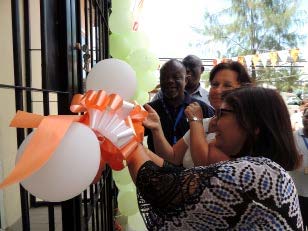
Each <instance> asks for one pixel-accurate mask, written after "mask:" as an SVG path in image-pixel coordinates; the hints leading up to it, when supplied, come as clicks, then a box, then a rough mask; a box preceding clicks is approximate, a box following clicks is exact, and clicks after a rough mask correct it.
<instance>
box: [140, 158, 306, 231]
mask: <svg viewBox="0 0 308 231" xmlns="http://www.w3.org/2000/svg"><path fill="white" fill-rule="evenodd" d="M136 186H137V189H138V202H139V208H140V211H141V214H142V216H143V218H144V220H145V223H146V226H147V228H148V229H149V230H242V231H244V230H247V231H252V230H281V231H285V230H303V229H302V217H301V214H300V209H299V204H298V197H297V193H296V189H295V186H294V183H293V181H292V179H291V177H290V176H289V175H288V173H287V172H286V171H285V170H284V169H283V168H282V167H280V166H279V165H278V164H276V163H274V162H273V161H271V160H269V159H266V158H261V157H243V158H238V159H236V160H232V161H226V162H219V163H217V164H214V165H210V166H208V167H195V168H191V169H185V170H184V169H180V168H168V167H158V166H157V165H155V164H154V163H153V162H151V161H148V162H146V163H144V165H143V166H142V167H141V168H140V170H139V172H138V176H137V182H136Z"/></svg>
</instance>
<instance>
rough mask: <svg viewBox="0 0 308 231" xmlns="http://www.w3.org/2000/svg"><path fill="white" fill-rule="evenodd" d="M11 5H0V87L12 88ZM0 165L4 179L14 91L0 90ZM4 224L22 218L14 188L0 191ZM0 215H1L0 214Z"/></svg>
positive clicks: (12, 141)
mask: <svg viewBox="0 0 308 231" xmlns="http://www.w3.org/2000/svg"><path fill="white" fill-rule="evenodd" d="M11 18H12V17H11V1H10V0H1V1H0V35H1V36H0V51H1V55H0V70H1V74H0V84H8V85H14V69H13V44H12V23H11ZM0 108H1V113H0V162H1V165H2V166H3V175H2V178H3V177H4V176H7V175H8V174H9V172H10V171H11V170H12V169H13V167H14V163H15V155H16V150H17V144H16V129H15V128H10V127H9V123H10V120H11V119H12V118H13V116H14V114H15V95H14V90H11V89H3V88H0ZM2 206H3V208H4V224H2V226H4V227H7V226H10V225H12V224H13V223H15V222H16V221H17V220H18V219H19V218H20V216H21V209H20V196H19V186H18V184H15V185H13V186H10V187H8V188H6V189H5V190H3V205H2ZM2 215H3V214H2Z"/></svg>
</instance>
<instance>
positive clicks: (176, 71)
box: [145, 59, 214, 151]
mask: <svg viewBox="0 0 308 231" xmlns="http://www.w3.org/2000/svg"><path fill="white" fill-rule="evenodd" d="M186 75H187V74H186V68H185V66H184V65H183V63H182V62H180V61H179V60H177V59H170V60H169V61H167V62H166V63H165V64H164V65H163V66H162V67H161V69H160V86H161V91H162V93H163V97H162V98H161V99H157V100H155V101H152V102H150V103H149V105H150V106H151V107H152V108H153V109H154V110H155V111H156V112H157V113H158V115H159V117H160V122H161V125H162V128H163V132H164V135H165V137H166V139H167V140H168V142H169V143H170V145H173V144H175V143H176V142H177V140H179V139H180V138H182V136H183V135H184V134H185V133H186V132H187V131H188V129H189V123H188V122H187V120H186V116H185V113H184V110H185V108H186V107H187V106H188V105H189V104H190V103H192V102H198V103H199V104H200V106H201V107H202V112H203V117H204V118H208V117H212V116H213V115H214V110H213V109H212V108H211V107H210V106H208V105H207V104H205V103H204V102H202V101H200V100H197V99H194V98H192V97H191V96H190V95H189V94H188V93H187V92H186V91H185V85H186V83H187V76H186ZM145 135H148V148H149V149H150V150H152V151H155V149H154V144H153V136H152V133H151V131H150V130H148V129H146V132H145Z"/></svg>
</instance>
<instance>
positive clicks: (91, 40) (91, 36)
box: [89, 0, 94, 67]
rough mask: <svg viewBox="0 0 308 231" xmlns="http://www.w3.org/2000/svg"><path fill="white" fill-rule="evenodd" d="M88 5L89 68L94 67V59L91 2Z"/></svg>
mask: <svg viewBox="0 0 308 231" xmlns="http://www.w3.org/2000/svg"><path fill="white" fill-rule="evenodd" d="M89 4H90V54H91V67H93V65H94V57H93V49H94V48H93V33H92V32H93V30H92V27H93V20H92V19H93V16H92V0H90V1H89Z"/></svg>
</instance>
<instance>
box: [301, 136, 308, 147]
mask: <svg viewBox="0 0 308 231" xmlns="http://www.w3.org/2000/svg"><path fill="white" fill-rule="evenodd" d="M302 138H303V140H304V143H305V145H306V148H307V149H308V142H307V140H306V139H305V137H304V136H302Z"/></svg>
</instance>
